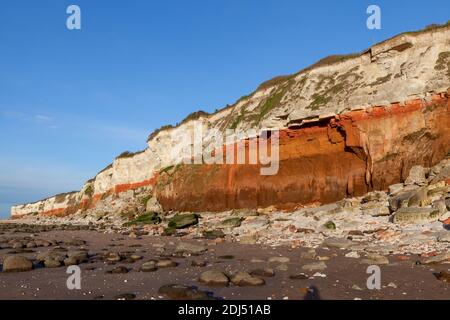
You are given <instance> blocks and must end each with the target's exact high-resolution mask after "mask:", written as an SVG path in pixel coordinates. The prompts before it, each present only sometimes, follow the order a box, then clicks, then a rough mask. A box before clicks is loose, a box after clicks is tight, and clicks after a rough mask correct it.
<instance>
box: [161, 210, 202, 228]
mask: <svg viewBox="0 0 450 320" xmlns="http://www.w3.org/2000/svg"><path fill="white" fill-rule="evenodd" d="M197 223H198V215H197V214H195V213H190V214H178V215H176V216H174V217H173V218H172V219H170V221H169V225H168V226H169V228H174V229H183V228H187V227H190V226H192V225H196V224H197Z"/></svg>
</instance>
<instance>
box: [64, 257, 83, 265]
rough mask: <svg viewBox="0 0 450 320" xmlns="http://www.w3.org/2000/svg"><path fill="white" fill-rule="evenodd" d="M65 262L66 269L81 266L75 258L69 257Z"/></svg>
mask: <svg viewBox="0 0 450 320" xmlns="http://www.w3.org/2000/svg"><path fill="white" fill-rule="evenodd" d="M63 262H64V265H65V266H66V267H68V266H74V265H77V264H79V261H78V259H76V258H75V257H67V258H65V259H64V261H63Z"/></svg>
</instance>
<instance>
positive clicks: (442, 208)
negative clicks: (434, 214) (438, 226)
mask: <svg viewBox="0 0 450 320" xmlns="http://www.w3.org/2000/svg"><path fill="white" fill-rule="evenodd" d="M431 207H432V208H433V209H436V210H437V211H438V212H439V216H442V215H443V214H445V213H446V212H447V206H446V205H445V200H444V199H441V200H436V201H433V203H432V205H431Z"/></svg>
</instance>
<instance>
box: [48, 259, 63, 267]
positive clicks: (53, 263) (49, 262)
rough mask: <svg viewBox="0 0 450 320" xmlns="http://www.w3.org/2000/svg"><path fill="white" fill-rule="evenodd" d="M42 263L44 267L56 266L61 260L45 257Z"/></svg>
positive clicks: (58, 265) (59, 264)
mask: <svg viewBox="0 0 450 320" xmlns="http://www.w3.org/2000/svg"><path fill="white" fill-rule="evenodd" d="M44 265H45V267H46V268H58V267H60V266H61V261H58V260H53V259H47V260H45V261H44Z"/></svg>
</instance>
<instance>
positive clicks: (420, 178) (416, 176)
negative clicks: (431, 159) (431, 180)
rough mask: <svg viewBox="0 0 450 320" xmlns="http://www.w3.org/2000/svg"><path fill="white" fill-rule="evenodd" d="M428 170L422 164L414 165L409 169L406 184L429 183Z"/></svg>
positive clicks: (421, 184) (420, 184)
mask: <svg viewBox="0 0 450 320" xmlns="http://www.w3.org/2000/svg"><path fill="white" fill-rule="evenodd" d="M425 175H426V170H425V168H424V167H422V166H413V167H412V168H411V170H410V171H409V176H408V178H406V180H405V185H411V184H416V185H419V186H423V185H425V184H426V183H427V179H426V176H425Z"/></svg>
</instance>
